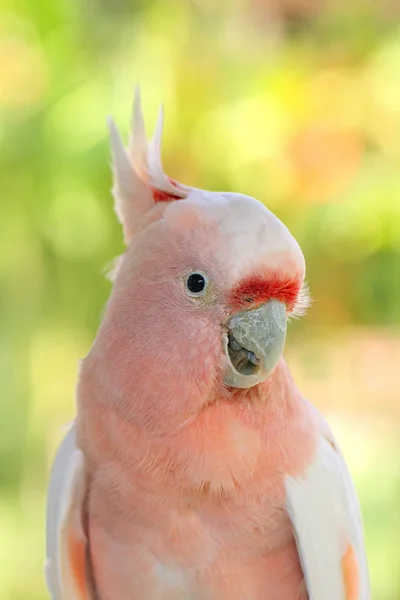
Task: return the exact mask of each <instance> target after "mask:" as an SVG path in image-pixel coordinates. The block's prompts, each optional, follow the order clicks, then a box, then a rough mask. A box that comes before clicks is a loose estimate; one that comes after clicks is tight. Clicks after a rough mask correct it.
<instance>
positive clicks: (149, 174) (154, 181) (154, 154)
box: [108, 87, 189, 242]
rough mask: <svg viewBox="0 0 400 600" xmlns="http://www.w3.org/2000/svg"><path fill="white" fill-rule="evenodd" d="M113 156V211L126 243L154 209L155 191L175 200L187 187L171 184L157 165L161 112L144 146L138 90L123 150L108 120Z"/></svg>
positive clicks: (160, 135)
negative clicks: (127, 140) (129, 130)
mask: <svg viewBox="0 0 400 600" xmlns="http://www.w3.org/2000/svg"><path fill="white" fill-rule="evenodd" d="M108 126H109V130H110V140H111V151H112V156H113V172H114V185H113V194H114V197H115V210H116V213H117V215H118V218H119V220H120V221H121V223H122V225H123V228H124V237H125V240H126V241H127V242H128V241H129V240H130V239H131V237H132V235H133V234H134V231H135V228H137V225H138V223H139V222H140V220H141V218H142V217H143V216H144V215H145V214H146V213H147V212H148V211H149V210H150V209H151V208H152V207H153V206H154V203H155V202H156V200H157V195H156V192H158V191H159V192H162V193H163V194H165V195H166V197H167V198H166V199H168V196H171V200H173V199H176V198H186V196H187V195H188V192H189V188H187V187H186V186H184V185H182V184H180V183H175V182H174V184H172V183H171V181H170V180H169V178H168V177H167V176H166V175H165V173H164V170H163V168H162V163H161V138H162V128H163V111H162V109H161V110H160V114H159V116H158V120H157V125H156V128H155V133H154V136H153V138H152V140H151V141H150V143H148V141H147V137H146V129H145V124H144V118H143V113H142V107H141V100H140V89H139V87H136V88H135V98H134V104H133V111H132V119H131V129H132V131H131V135H130V139H129V147H128V149H126V148H125V147H124V144H123V142H122V139H121V136H120V134H119V132H118V129H117V127H116V125H115V123H114V121H113V120H112V119H109V120H108Z"/></svg>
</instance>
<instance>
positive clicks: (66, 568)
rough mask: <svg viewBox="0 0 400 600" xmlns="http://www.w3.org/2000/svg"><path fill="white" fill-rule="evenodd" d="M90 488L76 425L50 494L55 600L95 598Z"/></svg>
mask: <svg viewBox="0 0 400 600" xmlns="http://www.w3.org/2000/svg"><path fill="white" fill-rule="evenodd" d="M86 489H87V481H86V471H85V462H84V457H83V454H82V452H81V451H80V450H79V449H78V448H77V446H76V432H75V425H72V427H71V429H70V430H69V431H68V433H67V434H66V436H65V437H64V439H63V441H62V442H61V444H60V446H59V448H58V450H57V453H56V457H55V460H54V463H53V468H52V472H51V476H50V483H49V489H48V494H47V515H46V564H45V575H46V582H47V587H48V589H49V591H50V595H51V597H52V600H90V599H92V598H93V594H92V591H91V586H90V582H89V577H88V573H89V569H88V561H87V538H86V534H85V531H84V520H83V515H84V503H85V498H86Z"/></svg>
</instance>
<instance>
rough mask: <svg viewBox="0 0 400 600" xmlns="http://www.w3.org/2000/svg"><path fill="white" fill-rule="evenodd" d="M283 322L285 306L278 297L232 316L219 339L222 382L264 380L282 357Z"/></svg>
mask: <svg viewBox="0 0 400 600" xmlns="http://www.w3.org/2000/svg"><path fill="white" fill-rule="evenodd" d="M286 324H287V318H286V305H285V304H284V303H283V302H280V301H279V300H269V301H268V302H266V303H265V304H262V305H261V306H259V307H258V308H255V309H250V310H246V311H242V312H240V313H237V314H236V315H235V316H234V317H232V318H231V319H230V320H229V321H228V323H227V327H228V331H227V332H226V333H225V335H224V339H223V345H224V351H225V356H226V358H227V361H228V367H227V370H226V372H225V379H224V381H225V384H226V385H229V386H231V387H236V388H249V387H253V386H254V385H257V384H258V383H261V382H262V381H264V380H265V379H266V378H267V377H268V375H269V374H270V373H271V371H272V370H273V369H274V368H275V367H276V365H277V364H278V361H279V359H280V357H281V356H282V351H283V347H284V345H285V338H286Z"/></svg>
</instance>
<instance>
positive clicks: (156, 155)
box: [147, 105, 188, 198]
mask: <svg viewBox="0 0 400 600" xmlns="http://www.w3.org/2000/svg"><path fill="white" fill-rule="evenodd" d="M163 124H164V111H163V107H162V105H161V107H160V110H159V113H158V118H157V123H156V127H155V130H154V135H153V138H152V140H151V141H150V144H149V151H148V155H147V159H148V173H149V177H150V181H151V185H152V187H154V188H156V189H158V190H162V191H163V192H166V193H170V194H171V195H173V196H175V197H176V196H177V197H178V198H185V197H186V196H187V192H188V190H187V188H186V187H185V186H183V185H181V184H177V186H175V185H173V184H172V183H171V182H170V180H169V179H168V177H167V176H166V175H165V173H164V169H163V167H162V162H161V141H162V132H163Z"/></svg>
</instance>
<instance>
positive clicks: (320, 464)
mask: <svg viewBox="0 0 400 600" xmlns="http://www.w3.org/2000/svg"><path fill="white" fill-rule="evenodd" d="M286 493H287V503H288V511H289V515H290V518H291V520H292V523H293V526H294V530H295V536H296V543H297V548H298V551H299V555H300V560H301V564H302V568H303V572H304V577H305V580H306V584H307V590H308V594H309V599H310V600H370V591H369V578H368V568H367V561H366V556H365V549H364V539H363V530H362V522H361V513H360V508H359V505H358V500H357V495H356V492H355V489H354V486H353V482H352V480H351V477H350V474H349V472H348V470H347V467H346V464H345V462H344V460H343V458H342V455H341V453H340V450H339V448H338V447H337V445H336V443H335V440H334V439H333V436H331V434H330V432H329V431H327V433H326V434H325V435H323V434H322V433H321V435H320V437H319V442H318V446H317V451H316V455H315V457H314V461H313V463H312V464H311V465H310V466H309V468H308V470H307V472H306V473H305V474H304V475H303V476H302V477H301V478H292V477H288V478H287V480H286Z"/></svg>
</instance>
